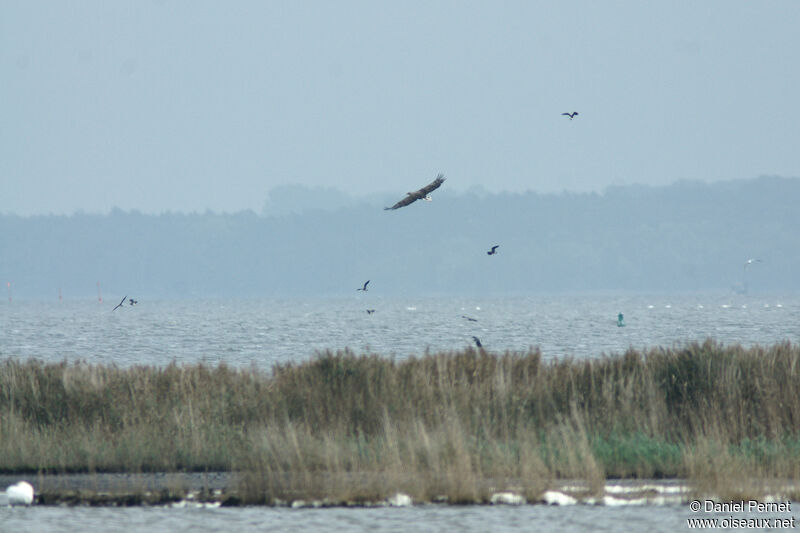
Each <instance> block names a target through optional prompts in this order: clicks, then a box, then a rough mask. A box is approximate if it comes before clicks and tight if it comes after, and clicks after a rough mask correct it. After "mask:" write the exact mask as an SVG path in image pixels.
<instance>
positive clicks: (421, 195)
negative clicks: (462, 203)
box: [383, 174, 445, 211]
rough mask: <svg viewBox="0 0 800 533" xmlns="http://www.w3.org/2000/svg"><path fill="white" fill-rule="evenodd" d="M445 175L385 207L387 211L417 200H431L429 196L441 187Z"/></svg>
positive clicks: (440, 175)
mask: <svg viewBox="0 0 800 533" xmlns="http://www.w3.org/2000/svg"><path fill="white" fill-rule="evenodd" d="M444 180H445V177H444V175H442V174H439V175H438V176H436V179H435V180H433V181H432V182H430V183H429V184H428V185H426V186H424V187H423V188H421V189H420V190H418V191H414V192H410V193H408V194H407V195H406V197H405V198H403V199H402V200H400V201H399V202H397V203H396V204H394V205H393V206H392V207H384V208H383V209H384V210H385V211H388V210H389V209H400V208H401V207H405V206H407V205H409V204H413V203H414V202H416V201H417V200H427V201H428V202H430V201H431V197H430V196H428V194H430V193H431V192H433V191H435V190H436V189H438V188H439V186H440V185H441V184H442V183H444Z"/></svg>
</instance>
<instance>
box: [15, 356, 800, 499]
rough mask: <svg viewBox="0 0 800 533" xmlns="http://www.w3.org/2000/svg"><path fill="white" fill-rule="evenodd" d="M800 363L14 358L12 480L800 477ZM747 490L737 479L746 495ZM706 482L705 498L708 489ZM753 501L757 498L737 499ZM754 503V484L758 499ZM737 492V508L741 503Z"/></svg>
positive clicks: (438, 489)
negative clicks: (186, 475) (258, 364)
mask: <svg viewBox="0 0 800 533" xmlns="http://www.w3.org/2000/svg"><path fill="white" fill-rule="evenodd" d="M799 360H800V349H798V347H795V346H791V345H790V344H788V343H787V344H778V345H775V346H771V347H768V348H761V347H755V348H750V349H745V348H742V347H740V346H723V345H720V344H717V343H715V342H713V341H706V342H705V343H702V344H691V345H687V346H685V347H680V348H673V349H660V348H659V349H652V350H650V351H648V352H646V353H643V352H639V351H635V350H629V351H628V352H626V353H625V354H623V355H616V356H610V357H606V356H604V357H600V358H597V359H591V360H574V359H569V358H567V359H561V360H555V361H543V360H542V357H541V354H540V353H539V352H538V351H537V350H532V351H530V352H528V353H505V354H492V353H486V352H483V351H476V350H472V349H469V350H466V351H461V352H455V353H438V354H429V355H425V356H423V357H419V358H410V359H406V360H403V361H392V360H389V359H386V358H384V357H379V356H377V355H360V356H357V355H354V354H352V353H350V352H338V353H336V354H333V353H324V354H320V355H319V356H318V357H316V358H315V359H313V360H312V361H308V362H304V363H300V364H287V365H279V366H276V367H274V368H273V370H272V372H264V371H260V370H257V369H254V368H248V369H235V368H231V367H228V366H225V365H220V366H217V367H209V366H206V365H203V364H196V365H181V366H179V365H175V364H170V365H168V366H166V367H142V366H135V367H130V368H117V367H114V366H110V367H108V366H97V365H88V364H85V363H76V364H67V363H60V364H45V363H42V362H39V361H25V362H21V361H17V360H13V359H10V360H6V361H4V362H2V363H0V471H5V472H25V471H28V472H36V471H50V472H53V471H54V472H64V471H69V472H75V471H89V472H92V471H135V472H139V471H176V470H199V471H202V470H235V471H241V472H243V473H245V475H244V476H242V478H241V479H242V481H241V484H240V486H239V493H240V496H241V497H242V498H243V499H245V500H246V501H254V502H269V501H272V500H274V499H276V498H283V499H287V498H289V499H291V498H296V497H304V498H322V497H336V498H339V499H355V500H359V499H376V498H383V497H386V495H387V494H389V493H390V492H393V491H396V490H402V491H405V492H408V493H410V494H412V495H413V496H414V497H416V498H418V499H426V500H431V499H435V498H437V497H439V496H442V495H444V496H446V497H447V498H448V499H449V500H450V501H475V500H481V499H485V498H486V496H487V494H488V493H489V491H490V490H495V489H503V488H510V487H513V488H516V489H518V490H520V491H523V492H525V493H527V494H528V496H529V497H531V496H535V495H536V494H538V493H540V492H541V490H543V489H544V488H545V487H546V486H548V484H549V483H551V482H552V481H553V480H554V479H572V478H579V479H583V480H586V481H587V482H588V485H587V486H588V490H590V491H593V490H598V488H599V487H600V486H601V485H602V483H603V481H604V480H605V479H606V478H607V477H647V478H649V477H686V478H689V479H691V480H694V481H695V482H696V483H697V484H698V485H699V486H707V487H708V488H709V489H711V488H715V489H717V490H718V489H719V488H720V487H722V486H731V487H732V486H739V487H740V486H741V483H740V482H742V481H745V480H750V482H751V483H752V480H764V479H770V478H783V479H786V478H788V479H798V478H800V375H799V373H800V369H799V368H798V366H800V365H799V364H798V363H799V362H800V361H799ZM734 481H735V482H736V483H733V482H734ZM704 484H705V485H704ZM736 490H739V489H736ZM741 490H746V489H741ZM733 495H735V494H733Z"/></svg>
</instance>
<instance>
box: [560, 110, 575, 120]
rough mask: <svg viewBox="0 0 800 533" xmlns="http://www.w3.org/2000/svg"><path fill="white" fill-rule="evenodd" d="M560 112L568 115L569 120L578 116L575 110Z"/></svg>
mask: <svg viewBox="0 0 800 533" xmlns="http://www.w3.org/2000/svg"><path fill="white" fill-rule="evenodd" d="M561 114H562V115H564V116H567V117H569V119H570V120H572V119H573V118H575V117H577V116H578V112H577V111H573V112H572V113H561Z"/></svg>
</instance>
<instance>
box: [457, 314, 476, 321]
mask: <svg viewBox="0 0 800 533" xmlns="http://www.w3.org/2000/svg"><path fill="white" fill-rule="evenodd" d="M461 318H465V319H467V320H468V321H469V322H477V321H478V319H477V318H472V317H471V316H467V315H461Z"/></svg>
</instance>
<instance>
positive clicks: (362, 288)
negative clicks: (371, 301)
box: [356, 280, 370, 292]
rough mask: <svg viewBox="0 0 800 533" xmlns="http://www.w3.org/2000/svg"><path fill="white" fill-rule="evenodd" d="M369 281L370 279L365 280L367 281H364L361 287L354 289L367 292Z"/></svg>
mask: <svg viewBox="0 0 800 533" xmlns="http://www.w3.org/2000/svg"><path fill="white" fill-rule="evenodd" d="M369 282H370V280H367V281H366V282H365V283H364V286H363V287H361V288H360V289H356V290H357V291H364V292H367V285H369Z"/></svg>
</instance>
